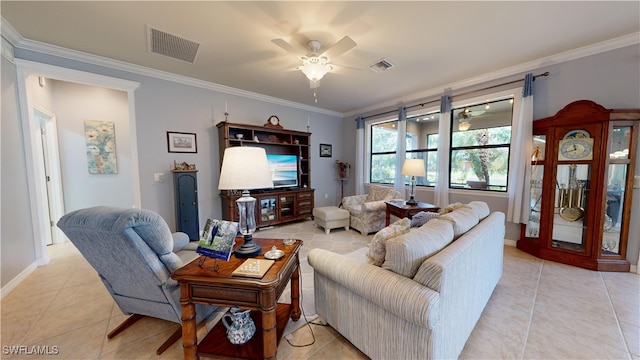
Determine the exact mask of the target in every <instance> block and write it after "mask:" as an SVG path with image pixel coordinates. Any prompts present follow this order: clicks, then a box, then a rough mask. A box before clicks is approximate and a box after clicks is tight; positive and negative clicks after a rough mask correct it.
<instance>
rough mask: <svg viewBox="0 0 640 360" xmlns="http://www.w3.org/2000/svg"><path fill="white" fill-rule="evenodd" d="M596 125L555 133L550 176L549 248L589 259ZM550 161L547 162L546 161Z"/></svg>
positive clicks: (570, 128)
mask: <svg viewBox="0 0 640 360" xmlns="http://www.w3.org/2000/svg"><path fill="white" fill-rule="evenodd" d="M601 132H602V126H601V125H600V124H590V125H585V126H581V127H579V128H578V127H575V126H572V127H558V128H556V129H555V134H554V135H555V136H554V145H555V146H557V149H558V151H557V156H556V157H555V159H553V160H552V161H553V162H555V165H556V166H555V167H554V171H553V172H552V174H551V175H552V176H553V179H552V180H553V181H552V182H551V181H550V183H555V198H554V199H555V201H554V204H553V221H552V222H550V223H551V227H552V229H551V244H548V246H549V245H550V247H551V248H555V249H562V250H565V251H569V252H576V253H581V254H584V255H585V256H590V255H591V252H592V246H591V244H593V239H594V236H593V228H592V224H593V221H594V220H595V218H594V214H593V210H592V209H591V207H592V205H594V204H596V202H597V199H596V191H594V190H595V189H592V188H591V187H592V184H596V183H597V176H596V175H597V171H598V169H597V162H596V161H595V159H594V148H598V146H600V141H601V140H600V136H599V135H600V134H601ZM550 160H551V159H550Z"/></svg>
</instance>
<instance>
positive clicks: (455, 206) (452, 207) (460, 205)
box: [440, 202, 469, 215]
mask: <svg viewBox="0 0 640 360" xmlns="http://www.w3.org/2000/svg"><path fill="white" fill-rule="evenodd" d="M463 207H469V206H468V205H467V204H463V203H461V202H457V203H452V204H449V205H447V206H445V207H443V208H442V209H440V214H442V215H444V214H448V213H450V212H452V211H456V210H458V209H460V208H463Z"/></svg>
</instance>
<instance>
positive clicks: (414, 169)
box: [400, 159, 426, 205]
mask: <svg viewBox="0 0 640 360" xmlns="http://www.w3.org/2000/svg"><path fill="white" fill-rule="evenodd" d="M400 174H401V175H404V176H411V197H410V198H409V200H407V204H408V205H417V204H418V202H417V201H416V199H414V198H413V191H414V190H415V187H416V176H425V175H426V171H425V169H424V160H422V159H406V160H405V161H404V165H402V172H401V173H400Z"/></svg>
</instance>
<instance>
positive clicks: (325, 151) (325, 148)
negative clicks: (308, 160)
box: [320, 144, 331, 157]
mask: <svg viewBox="0 0 640 360" xmlns="http://www.w3.org/2000/svg"><path fill="white" fill-rule="evenodd" d="M320 157H331V144H320Z"/></svg>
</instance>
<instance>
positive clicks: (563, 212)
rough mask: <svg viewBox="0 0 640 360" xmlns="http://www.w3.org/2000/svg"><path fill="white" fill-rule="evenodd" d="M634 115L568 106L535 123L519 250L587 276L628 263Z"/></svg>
mask: <svg viewBox="0 0 640 360" xmlns="http://www.w3.org/2000/svg"><path fill="white" fill-rule="evenodd" d="M639 124H640V110H636V109H634V110H611V109H605V108H604V107H602V106H601V105H598V104H596V103H594V102H592V101H588V100H581V101H576V102H573V103H571V104H569V105H567V106H566V107H565V108H564V109H562V110H560V111H559V112H558V113H557V114H556V115H554V116H552V117H549V118H545V119H540V120H536V121H534V122H533V137H534V139H533V142H534V149H535V151H534V154H533V158H532V162H531V177H530V179H531V181H530V211H529V219H528V221H527V223H526V224H523V225H522V227H521V234H520V240H519V241H518V243H517V246H518V248H519V249H521V250H524V251H526V252H528V253H530V254H532V255H535V256H538V257H540V258H543V259H547V260H552V261H557V262H561V263H565V264H570V265H575V266H579V267H583V268H587V269H592V270H603V271H629V268H630V263H629V262H628V261H627V259H626V250H627V240H628V237H629V222H630V221H631V219H630V216H631V205H632V196H633V177H634V167H635V162H636V159H635V158H636V154H637V146H638V130H639Z"/></svg>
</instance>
